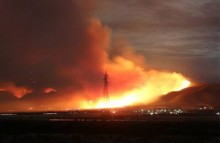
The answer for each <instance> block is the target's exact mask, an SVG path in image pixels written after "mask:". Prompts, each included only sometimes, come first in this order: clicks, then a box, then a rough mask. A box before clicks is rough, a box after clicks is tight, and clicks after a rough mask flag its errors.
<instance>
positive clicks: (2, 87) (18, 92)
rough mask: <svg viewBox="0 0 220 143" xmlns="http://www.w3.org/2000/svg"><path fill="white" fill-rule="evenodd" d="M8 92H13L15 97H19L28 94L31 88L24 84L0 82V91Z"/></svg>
mask: <svg viewBox="0 0 220 143" xmlns="http://www.w3.org/2000/svg"><path fill="white" fill-rule="evenodd" d="M1 91H3V92H9V93H11V94H13V95H14V96H15V97H17V98H21V97H23V96H24V95H26V94H29V93H31V92H32V90H31V89H29V88H27V87H24V86H16V85H15V84H14V83H12V82H7V83H0V92H1Z"/></svg>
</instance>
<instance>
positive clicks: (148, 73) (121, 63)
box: [81, 57, 191, 109]
mask: <svg viewBox="0 0 220 143" xmlns="http://www.w3.org/2000/svg"><path fill="white" fill-rule="evenodd" d="M106 69H108V71H109V74H110V87H109V90H110V97H109V100H108V103H106V102H105V99H104V98H103V97H100V98H99V99H96V100H90V101H83V102H82V103H81V105H82V106H81V107H82V108H86V109H91V108H115V107H124V106H130V105H137V104H147V103H150V102H152V101H154V100H156V99H158V97H160V96H163V95H165V94H167V93H169V92H171V91H179V90H182V89H184V88H186V87H188V86H190V84H191V82H190V81H189V80H187V79H186V78H185V77H184V76H183V75H182V74H179V73H175V72H173V73H170V72H163V71H157V70H153V69H151V70H144V69H143V68H141V67H140V66H138V65H136V64H134V63H133V62H132V61H130V60H127V59H125V58H123V57H115V58H114V60H113V62H111V63H108V64H107V65H106Z"/></svg>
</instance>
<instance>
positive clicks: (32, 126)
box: [0, 116, 220, 143]
mask: <svg viewBox="0 0 220 143" xmlns="http://www.w3.org/2000/svg"><path fill="white" fill-rule="evenodd" d="M149 118H150V119H147V120H137V121H135V120H127V119H126V120H125V119H124V118H123V119H120V120H119V119H118V118H117V119H116V118H115V119H113V120H108V119H102V120H92V121H91V120H84V119H81V120H66V121H65V120H62V119H61V120H57V121H49V120H32V119H29V120H27V119H22V120H8V119H7V120H0V143H105V142H108V143H158V142H163V143H164V142H171V143H178V142H180V143H186V142H187V143H195V142H199V143H220V120H219V117H217V116H213V117H208V118H207V117H204V116H198V117H191V116H188V117H187V119H186V118H182V117H179V116H167V117H166V116H165V117H164V116H157V119H156V118H155V117H149ZM166 118H167V119H168V120H167V119H166ZM160 119H161V120H160Z"/></svg>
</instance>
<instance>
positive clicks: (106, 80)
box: [103, 72, 109, 108]
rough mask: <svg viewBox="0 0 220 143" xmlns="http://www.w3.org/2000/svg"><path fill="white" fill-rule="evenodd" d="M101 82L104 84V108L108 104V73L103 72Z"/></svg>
mask: <svg viewBox="0 0 220 143" xmlns="http://www.w3.org/2000/svg"><path fill="white" fill-rule="evenodd" d="M103 84H104V88H103V96H104V100H105V108H107V107H108V104H109V92H108V86H109V75H108V73H107V72H105V74H104V78H103Z"/></svg>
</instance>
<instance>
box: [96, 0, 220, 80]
mask: <svg viewBox="0 0 220 143" xmlns="http://www.w3.org/2000/svg"><path fill="white" fill-rule="evenodd" d="M100 2H101V3H103V4H102V5H104V6H105V8H104V9H103V8H100V11H101V12H97V13H98V15H99V16H100V18H101V19H102V21H103V22H104V23H107V24H108V25H110V26H111V27H112V28H113V33H114V35H113V36H114V40H118V39H119V38H121V37H123V38H124V39H128V41H129V42H130V43H131V44H132V45H133V46H134V47H135V49H136V50H137V51H139V53H141V54H143V55H145V58H146V61H147V63H148V64H149V66H152V67H156V68H160V67H161V66H162V67H163V69H168V70H169V69H175V68H176V69H181V70H178V71H179V72H182V73H185V74H187V75H188V76H190V77H191V74H190V72H186V70H185V69H189V68H192V67H193V68H195V69H198V70H196V72H195V71H194V73H195V74H194V75H196V77H197V78H196V79H197V80H198V81H203V82H210V81H212V82H220V80H219V78H220V74H219V73H220V45H219V40H220V35H219V32H220V28H219V27H220V14H219V13H220V8H219V7H220V2H219V1H218V0H171V1H164V0H156V1H152V0H134V1H126V0H117V1H108V0H100ZM113 7H114V10H112V8H113ZM118 37H119V38H118ZM164 61H166V64H164V63H163V62H164ZM176 61H181V64H178V63H177V62H176ZM194 61H196V63H197V64H194ZM203 63H206V64H203ZM182 64H183V65H185V67H182ZM210 66H211V67H212V71H213V72H210V71H209V68H208V67H210ZM171 67H172V68H171ZM201 71H203V72H201ZM194 75H193V76H194ZM192 78H193V77H192Z"/></svg>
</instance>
